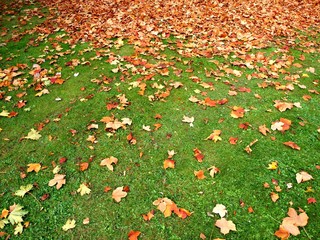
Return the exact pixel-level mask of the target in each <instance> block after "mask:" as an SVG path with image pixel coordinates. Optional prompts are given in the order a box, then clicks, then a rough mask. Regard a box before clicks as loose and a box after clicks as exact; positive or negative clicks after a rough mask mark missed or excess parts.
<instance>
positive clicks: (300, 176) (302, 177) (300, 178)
mask: <svg viewBox="0 0 320 240" xmlns="http://www.w3.org/2000/svg"><path fill="white" fill-rule="evenodd" d="M296 179H297V183H302V182H306V181H309V180H311V179H313V177H312V176H311V175H310V174H309V173H307V172H305V171H301V172H299V173H297V174H296Z"/></svg>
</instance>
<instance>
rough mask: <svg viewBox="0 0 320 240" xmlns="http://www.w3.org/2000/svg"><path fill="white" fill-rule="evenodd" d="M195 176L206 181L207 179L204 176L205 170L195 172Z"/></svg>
mask: <svg viewBox="0 0 320 240" xmlns="http://www.w3.org/2000/svg"><path fill="white" fill-rule="evenodd" d="M193 174H194V175H195V176H196V177H197V178H198V179H205V178H206V176H205V175H204V171H203V170H199V171H194V172H193Z"/></svg>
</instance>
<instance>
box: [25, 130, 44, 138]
mask: <svg viewBox="0 0 320 240" xmlns="http://www.w3.org/2000/svg"><path fill="white" fill-rule="evenodd" d="M24 138H25V139H31V140H38V139H39V138H41V134H39V132H38V131H37V130H35V129H33V128H31V130H30V132H29V133H28V135H27V136H26V137H24Z"/></svg>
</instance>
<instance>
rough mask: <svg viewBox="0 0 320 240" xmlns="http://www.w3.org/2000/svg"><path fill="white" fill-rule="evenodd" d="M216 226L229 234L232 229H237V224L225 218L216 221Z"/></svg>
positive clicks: (223, 232)
mask: <svg viewBox="0 0 320 240" xmlns="http://www.w3.org/2000/svg"><path fill="white" fill-rule="evenodd" d="M215 226H216V227H218V228H220V232H221V233H222V234H224V235H226V234H228V233H229V232H230V231H237V229H236V225H235V224H234V223H233V222H232V221H231V220H229V221H228V220H227V219H225V218H221V219H219V220H217V221H216V223H215Z"/></svg>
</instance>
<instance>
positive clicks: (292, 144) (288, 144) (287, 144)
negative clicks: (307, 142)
mask: <svg viewBox="0 0 320 240" xmlns="http://www.w3.org/2000/svg"><path fill="white" fill-rule="evenodd" d="M283 144H284V145H286V146H288V147H291V148H292V149H296V150H300V147H299V146H298V145H297V144H296V143H295V142H291V141H289V142H284V143H283Z"/></svg>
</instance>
